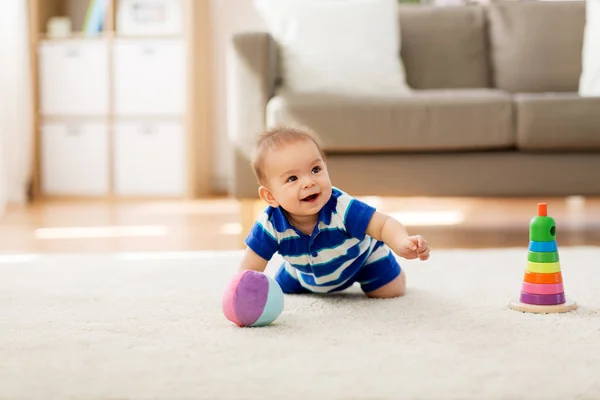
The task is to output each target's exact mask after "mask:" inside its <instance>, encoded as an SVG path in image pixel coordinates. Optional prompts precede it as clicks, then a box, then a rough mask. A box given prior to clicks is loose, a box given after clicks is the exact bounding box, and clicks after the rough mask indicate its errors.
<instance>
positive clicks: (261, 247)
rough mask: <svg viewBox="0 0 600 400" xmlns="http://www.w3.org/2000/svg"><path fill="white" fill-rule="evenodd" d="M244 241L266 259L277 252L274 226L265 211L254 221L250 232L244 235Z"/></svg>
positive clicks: (277, 246)
mask: <svg viewBox="0 0 600 400" xmlns="http://www.w3.org/2000/svg"><path fill="white" fill-rule="evenodd" d="M245 243H246V245H247V246H248V247H249V248H250V249H252V251H254V252H255V253H256V254H258V255H259V256H261V257H262V258H264V259H265V260H267V261H269V260H270V259H271V257H273V255H274V254H275V253H276V252H277V250H278V248H279V245H278V243H277V239H276V237H275V228H273V225H272V224H271V222H270V221H269V219H268V215H267V214H266V213H265V214H263V215H262V216H261V217H260V218H259V219H258V220H257V221H256V222H255V223H254V226H252V229H251V230H250V233H249V234H248V236H246V240H245Z"/></svg>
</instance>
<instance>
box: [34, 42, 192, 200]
mask: <svg viewBox="0 0 600 400" xmlns="http://www.w3.org/2000/svg"><path fill="white" fill-rule="evenodd" d="M39 56H40V57H39V81H40V83H39V85H40V86H39V88H40V111H41V121H40V125H41V126H40V131H41V149H40V157H41V171H40V172H41V181H42V184H41V189H42V191H43V193H44V194H46V195H73V196H86V195H97V196H108V195H117V196H149V197H151V196H160V197H163V196H164V197H171V196H174V197H179V196H185V195H186V193H187V187H188V176H187V172H188V168H187V167H188V162H187V159H188V158H187V154H186V151H185V149H186V136H187V135H186V130H185V127H184V124H183V122H181V121H185V119H186V118H185V117H186V112H187V107H186V105H187V89H186V88H187V85H188V83H187V82H188V79H187V72H186V70H187V63H186V48H185V41H184V40H183V39H178V38H174V39H167V38H157V39H150V38H144V39H142V38H135V39H123V38H111V39H108V40H106V39H101V38H97V39H89V38H86V39H64V40H45V41H43V42H41V43H40V45H39ZM99 117H101V118H99ZM98 121H106V122H98ZM111 172H112V176H111ZM111 178H112V179H111Z"/></svg>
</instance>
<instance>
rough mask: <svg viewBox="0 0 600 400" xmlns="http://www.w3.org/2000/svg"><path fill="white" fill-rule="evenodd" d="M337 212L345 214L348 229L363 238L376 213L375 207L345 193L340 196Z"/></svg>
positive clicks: (345, 223) (357, 236)
mask: <svg viewBox="0 0 600 400" xmlns="http://www.w3.org/2000/svg"><path fill="white" fill-rule="evenodd" d="M336 209H337V212H338V213H339V214H340V215H341V216H343V221H344V226H345V227H346V231H347V232H348V233H349V234H350V235H351V236H352V237H355V238H358V239H361V240H362V239H363V238H364V236H365V233H366V231H367V227H368V226H369V222H371V218H372V217H373V214H374V213H375V208H374V207H373V206H370V205H368V204H367V203H365V202H363V201H360V200H357V199H355V198H354V197H352V196H350V195H348V194H346V193H343V194H342V195H341V196H339V197H338V204H337V207H336Z"/></svg>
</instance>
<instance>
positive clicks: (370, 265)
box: [357, 243, 406, 299]
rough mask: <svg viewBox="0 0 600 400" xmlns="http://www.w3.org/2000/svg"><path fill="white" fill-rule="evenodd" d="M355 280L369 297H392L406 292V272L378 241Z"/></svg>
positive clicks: (388, 250)
mask: <svg viewBox="0 0 600 400" xmlns="http://www.w3.org/2000/svg"><path fill="white" fill-rule="evenodd" d="M357 281H358V282H359V283H360V285H361V287H362V290H363V291H364V292H365V294H366V295H367V296H369V297H374V298H382V299H383V298H392V297H400V296H404V294H405V293H406V273H405V272H404V270H403V269H401V268H400V265H399V264H398V261H397V260H396V258H395V257H394V255H393V253H392V252H391V251H390V249H389V248H388V247H387V246H385V245H384V244H383V243H379V244H378V245H377V247H376V248H375V249H374V250H373V253H372V254H371V255H370V256H369V258H368V259H367V260H366V262H365V265H364V266H363V268H362V269H361V270H360V271H359V273H358V277H357Z"/></svg>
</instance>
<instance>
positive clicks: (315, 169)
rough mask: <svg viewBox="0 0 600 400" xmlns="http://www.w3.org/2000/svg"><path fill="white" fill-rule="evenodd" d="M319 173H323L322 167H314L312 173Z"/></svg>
mask: <svg viewBox="0 0 600 400" xmlns="http://www.w3.org/2000/svg"><path fill="white" fill-rule="evenodd" d="M319 172H321V167H314V168H313V169H312V173H313V174H318V173H319Z"/></svg>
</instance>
